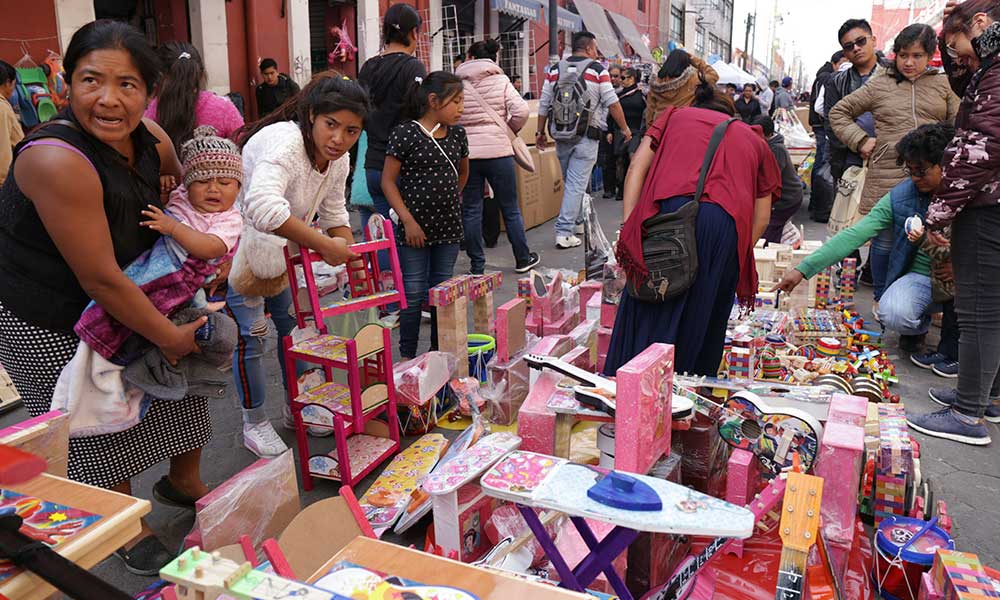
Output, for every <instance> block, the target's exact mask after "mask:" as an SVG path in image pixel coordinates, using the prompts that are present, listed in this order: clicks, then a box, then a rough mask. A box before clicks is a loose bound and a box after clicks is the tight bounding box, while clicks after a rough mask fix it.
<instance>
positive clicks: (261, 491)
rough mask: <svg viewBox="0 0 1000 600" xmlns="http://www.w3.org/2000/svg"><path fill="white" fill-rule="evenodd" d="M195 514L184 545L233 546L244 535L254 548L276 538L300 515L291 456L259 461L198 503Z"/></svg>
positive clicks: (209, 547) (211, 548)
mask: <svg viewBox="0 0 1000 600" xmlns="http://www.w3.org/2000/svg"><path fill="white" fill-rule="evenodd" d="M195 511H196V516H195V525H194V528H193V529H192V530H191V533H190V534H189V535H188V536H187V537H186V538H185V540H184V543H185V546H186V547H189V546H192V545H198V546H201V547H202V548H204V549H206V550H215V549H217V548H221V547H222V546H228V545H230V544H236V543H238V542H239V538H240V536H241V535H244V534H246V535H248V536H250V540H251V542H253V545H254V546H255V547H256V546H259V545H260V544H261V543H262V542H263V541H264V540H266V539H268V538H276V537H278V534H280V533H281V532H282V531H283V530H284V529H285V527H287V526H288V524H289V523H290V522H291V521H292V519H293V518H295V515H297V514H298V513H299V486H298V482H297V481H296V478H295V461H294V460H293V457H292V453H291V452H290V451H289V452H285V453H283V454H281V455H280V456H278V457H277V458H273V459H270V460H268V459H261V460H258V461H257V462H255V463H253V464H252V465H250V466H249V467H247V468H245V469H243V470H242V471H240V472H239V473H237V474H236V475H234V476H232V477H230V478H229V479H228V480H227V481H226V482H225V483H223V484H222V485H220V486H219V487H217V488H215V489H214V490H212V491H211V492H209V493H208V494H206V495H205V496H203V497H202V498H201V499H199V500H198V502H197V503H196V504H195Z"/></svg>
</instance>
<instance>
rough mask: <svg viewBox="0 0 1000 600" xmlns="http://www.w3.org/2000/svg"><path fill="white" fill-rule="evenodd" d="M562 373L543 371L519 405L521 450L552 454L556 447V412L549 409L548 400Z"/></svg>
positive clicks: (518, 418)
mask: <svg viewBox="0 0 1000 600" xmlns="http://www.w3.org/2000/svg"><path fill="white" fill-rule="evenodd" d="M561 379H562V375H560V374H559V373H556V372H554V371H551V370H549V371H543V372H542V374H541V375H540V376H539V377H538V380H537V381H536V382H535V384H534V385H533V386H531V391H530V392H529V393H528V397H527V398H526V399H525V400H524V404H522V405H521V410H520V412H518V416H517V435H518V436H520V437H521V448H520V449H521V450H524V451H527V452H538V453H540V454H548V455H552V454H554V453H555V447H556V414H555V413H554V412H552V411H551V410H549V408H548V401H549V398H550V397H551V396H552V394H554V393H555V390H556V385H557V384H558V383H559V381H560V380H561Z"/></svg>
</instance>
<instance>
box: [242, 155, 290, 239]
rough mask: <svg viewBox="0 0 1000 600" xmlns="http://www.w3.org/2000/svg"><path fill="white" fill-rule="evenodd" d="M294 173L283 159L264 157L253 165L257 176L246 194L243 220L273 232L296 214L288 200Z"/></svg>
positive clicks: (254, 175)
mask: <svg viewBox="0 0 1000 600" xmlns="http://www.w3.org/2000/svg"><path fill="white" fill-rule="evenodd" d="M293 176H294V174H293V173H292V172H291V171H290V170H289V169H288V168H287V167H286V166H285V165H283V164H281V162H280V161H273V160H267V159H264V160H261V161H259V162H257V163H256V164H255V165H253V177H252V178H251V181H250V185H249V186H248V187H247V189H246V192H245V194H244V197H243V203H242V205H241V206H240V211H241V212H242V213H243V219H244V220H245V221H247V222H248V223H250V224H251V225H252V226H253V228H254V229H256V230H257V231H263V232H266V233H270V232H272V231H274V230H275V229H277V228H279V227H281V226H282V225H283V224H284V223H285V221H287V220H288V217H290V216H292V212H291V208H290V207H289V204H288V200H287V199H286V193H287V192H286V190H287V189H288V184H289V182H290V181H292V178H293Z"/></svg>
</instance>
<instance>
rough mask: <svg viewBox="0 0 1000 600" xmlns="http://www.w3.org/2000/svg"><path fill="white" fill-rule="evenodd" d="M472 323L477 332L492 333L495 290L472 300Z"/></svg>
mask: <svg viewBox="0 0 1000 600" xmlns="http://www.w3.org/2000/svg"><path fill="white" fill-rule="evenodd" d="M472 325H473V327H475V329H476V333H485V334H492V332H493V292H486V293H485V294H484V295H482V296H480V297H479V298H476V299H475V300H473V301H472Z"/></svg>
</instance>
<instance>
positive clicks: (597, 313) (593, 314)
mask: <svg viewBox="0 0 1000 600" xmlns="http://www.w3.org/2000/svg"><path fill="white" fill-rule="evenodd" d="M601 304H603V303H602V302H601V295H600V294H596V295H594V296H591V297H590V300H588V301H587V310H586V313H585V314H586V317H585V318H586V320H588V321H600V320H601Z"/></svg>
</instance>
